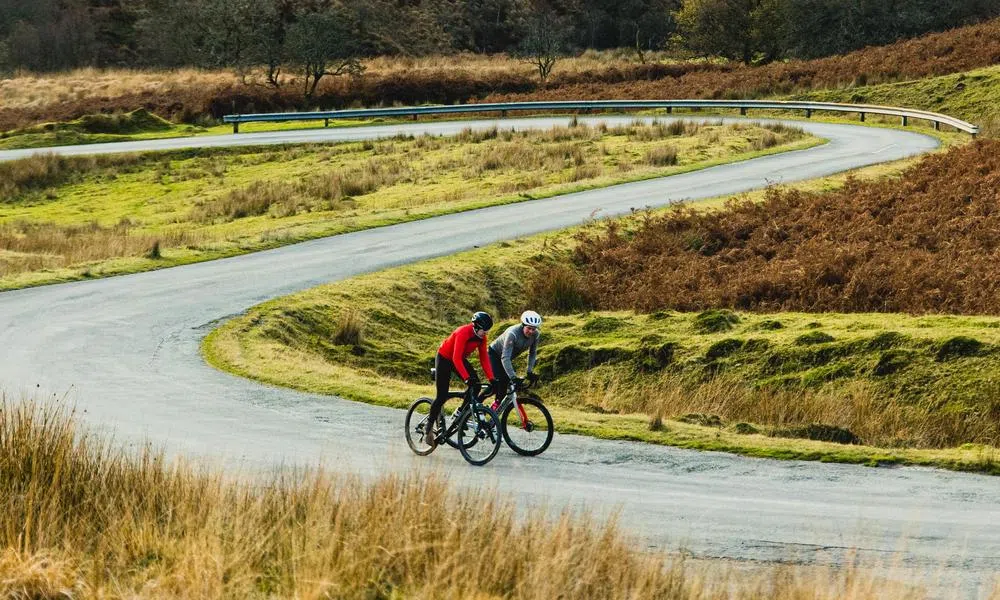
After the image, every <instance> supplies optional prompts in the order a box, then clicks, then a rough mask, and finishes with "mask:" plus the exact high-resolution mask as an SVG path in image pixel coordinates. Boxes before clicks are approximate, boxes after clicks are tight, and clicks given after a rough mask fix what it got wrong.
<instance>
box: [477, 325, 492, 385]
mask: <svg viewBox="0 0 1000 600" xmlns="http://www.w3.org/2000/svg"><path fill="white" fill-rule="evenodd" d="M488 337H489V336H486V335H484V336H483V339H481V340H479V364H480V365H482V366H483V373H486V379H487V380H489V381H493V380H494V379H496V377H494V376H493V365H491V364H490V356H489V354H488V352H489V341H488V340H487V338H488Z"/></svg>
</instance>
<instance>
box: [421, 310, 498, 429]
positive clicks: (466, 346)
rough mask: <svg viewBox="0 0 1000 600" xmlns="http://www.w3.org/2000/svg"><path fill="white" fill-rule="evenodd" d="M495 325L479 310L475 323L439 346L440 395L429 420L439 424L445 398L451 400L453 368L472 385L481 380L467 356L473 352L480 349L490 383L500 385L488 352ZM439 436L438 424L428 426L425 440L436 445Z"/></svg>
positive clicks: (436, 362)
mask: <svg viewBox="0 0 1000 600" xmlns="http://www.w3.org/2000/svg"><path fill="white" fill-rule="evenodd" d="M491 327H493V317H491V316H490V315H489V314H487V313H484V312H482V311H479V312H477V313H476V314H474V315H472V322H471V323H469V324H467V325H462V326H461V327H459V328H458V329H456V330H455V331H453V332H451V335H449V336H448V337H447V338H446V339H445V340H444V342H442V343H441V347H439V348H438V352H437V357H436V358H435V359H434V368H435V369H436V371H435V375H434V383H435V385H436V386H437V396H436V397H435V398H434V403H433V404H431V412H430V414H429V415H428V420H427V422H428V423H437V419H438V415H440V414H441V407H442V406H444V403H445V401H446V400H447V399H448V382H449V381H450V380H451V374H452V372H453V371H454V372H455V373H457V374H458V376H459V377H460V378H461V379H462V381H464V382H465V385H467V386H469V387H474V386H476V385H477V384H478V383H479V376H478V375H476V372H475V370H473V368H472V364H471V363H470V362H469V360H468V358H466V357H468V356H469V355H470V354H472V353H473V351H478V352H479V364H480V365H482V367H483V373H485V374H486V377H487V379H489V381H490V384H492V385H493V386H494V387H495V386H496V381H495V378H494V377H493V367H492V365H490V359H489V356H488V354H487V347H488V345H489V340H488V339H487V337H486V332H487V331H489V330H490V328H491ZM436 435H437V433H436V432H435V431H434V427H428V428H427V432H426V433H425V434H424V442H426V443H427V445H428V446H436V445H437V439H436V437H435V436H436Z"/></svg>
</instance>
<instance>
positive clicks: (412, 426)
mask: <svg viewBox="0 0 1000 600" xmlns="http://www.w3.org/2000/svg"><path fill="white" fill-rule="evenodd" d="M424 404H426V405H427V413H418V412H417V409H418V408H419V407H420V406H422V405H424ZM431 404H432V401H431V399H430V398H418V399H417V400H416V401H415V402H414V403H413V404H411V405H410V408H409V409H408V410H407V411H406V429H405V433H406V443H407V445H409V446H410V450H413V453H414V454H416V455H417V456H427V455H428V454H430V453H431V452H434V448H436V446H428V445H427V444H425V443H424V437H423V434H424V432H425V431H426V429H425V427H426V426H427V419H428V417H429V416H430V415H429V413H430V407H431ZM414 415H419V417H420V418H419V419H417V421H416V422H413V417H414ZM438 424H439V425H438V426H439V427H444V418H443V417H439V418H438ZM414 436H416V439H414Z"/></svg>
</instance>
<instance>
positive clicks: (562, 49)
mask: <svg viewBox="0 0 1000 600" xmlns="http://www.w3.org/2000/svg"><path fill="white" fill-rule="evenodd" d="M570 32H571V29H570V24H569V21H568V19H565V18H563V17H560V16H559V15H557V14H555V13H554V12H551V11H549V10H541V11H538V12H536V13H535V14H533V15H532V16H531V17H529V18H528V23H527V27H526V30H525V35H524V38H523V39H522V40H521V43H520V44H519V45H518V47H517V50H516V51H515V53H514V54H515V55H516V56H518V57H520V58H522V59H524V60H526V61H527V62H529V63H531V64H532V65H534V66H535V68H536V69H537V70H538V78H539V79H540V80H541V81H542V85H544V84H545V82H546V81H548V78H549V75H550V74H552V68H553V67H555V65H556V61H558V60H559V59H560V58H562V57H563V56H565V55H566V53H567V51H568V50H569V37H570Z"/></svg>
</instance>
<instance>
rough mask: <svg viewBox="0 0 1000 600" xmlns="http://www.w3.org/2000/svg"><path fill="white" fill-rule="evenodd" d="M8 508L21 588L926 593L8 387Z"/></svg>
mask: <svg viewBox="0 0 1000 600" xmlns="http://www.w3.org/2000/svg"><path fill="white" fill-rule="evenodd" d="M0 504H2V505H3V506H4V511H3V512H2V513H0V544H2V545H3V547H4V548H5V550H4V551H3V552H2V553H0V593H3V595H4V597H13V598H40V599H42V598H43V599H49V598H192V597H198V598H302V599H309V598H328V597H336V598H372V597H383V598H385V597H414V598H441V597H451V598H459V597H461V598H474V597H475V598H479V597H482V598H487V597H489V598H493V597H505V598H546V599H548V598H584V597H586V598H598V597H599V598H650V597H656V598H677V599H684V598H692V599H693V598H705V599H720V600H721V599H722V598H746V599H751V598H765V597H766V598H774V599H789V600H791V599H797V598H804V597H809V598H816V599H820V600H825V599H828V598H829V599H831V600H832V599H834V598H837V599H851V598H870V597H873V596H874V595H876V594H877V595H878V596H879V597H881V598H914V597H921V596H922V595H923V594H922V593H921V592H920V591H919V590H912V589H907V588H904V587H902V586H898V585H892V584H885V583H882V582H880V581H879V580H878V579H877V578H875V577H872V576H871V575H867V574H865V573H864V572H863V571H862V570H860V569H858V568H855V567H846V568H838V569H824V568H805V567H788V566H784V567H775V568H770V569H763V570H761V571H760V573H759V574H757V575H754V576H752V577H748V576H747V575H746V574H745V573H739V572H734V571H731V570H728V569H725V568H724V567H722V568H720V567H714V568H713V567H711V566H709V567H705V566H701V567H698V566H692V565H688V564H687V563H686V562H685V561H684V559H683V558H681V557H667V556H663V555H655V554H644V553H639V552H636V551H634V550H633V549H632V545H631V541H630V540H629V539H628V538H626V537H624V536H623V535H622V534H621V533H620V532H619V531H618V529H617V528H616V526H615V525H614V523H608V524H600V523H597V522H595V521H593V520H590V519H587V518H585V517H581V516H578V515H572V514H569V513H563V514H561V515H558V516H556V517H555V518H550V517H547V516H546V515H544V514H542V513H540V512H538V511H536V512H534V513H531V514H527V515H524V514H518V512H517V511H516V510H515V508H514V506H513V504H512V503H511V502H510V501H507V500H502V499H497V498H496V497H494V496H493V495H491V494H488V493H462V494H456V493H453V492H451V491H449V489H448V488H447V486H446V485H444V483H443V482H442V481H441V480H440V479H438V478H436V477H432V478H429V479H426V480H421V479H419V478H417V477H413V478H402V477H393V476H390V477H383V478H382V479H379V480H377V481H375V482H373V483H362V482H360V481H358V480H356V479H353V478H345V477H337V476H334V475H331V474H329V473H326V472H323V471H318V470H308V471H298V472H291V471H288V470H285V471H282V472H280V473H278V474H276V475H275V476H274V477H273V478H272V479H271V480H270V481H267V482H264V483H263V484H261V482H256V483H250V482H239V481H233V480H230V479H228V478H226V477H224V476H222V475H220V474H218V473H214V472H209V471H205V470H202V469H197V468H195V467H193V466H192V465H190V464H187V463H184V462H173V463H171V462H168V461H167V460H166V459H165V457H164V456H163V454H161V453H158V452H155V451H151V450H149V449H148V448H147V449H144V450H140V451H137V452H136V453H130V454H126V453H124V452H122V451H120V450H117V449H114V448H111V447H109V446H108V445H107V444H105V443H103V442H102V441H101V440H99V439H97V438H95V437H93V436H90V435H85V434H81V433H79V432H77V431H76V428H75V426H74V424H73V418H72V413H71V412H68V411H66V410H64V409H58V408H54V407H51V406H50V407H48V408H45V409H41V408H39V407H37V406H36V405H35V404H33V403H31V402H19V403H15V402H11V401H9V400H7V399H6V398H3V399H2V400H0ZM514 549H516V553H515V554H513V555H512V554H510V552H513V551H514ZM511 556H518V557H523V558H520V559H513V560H512V559H511Z"/></svg>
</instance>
